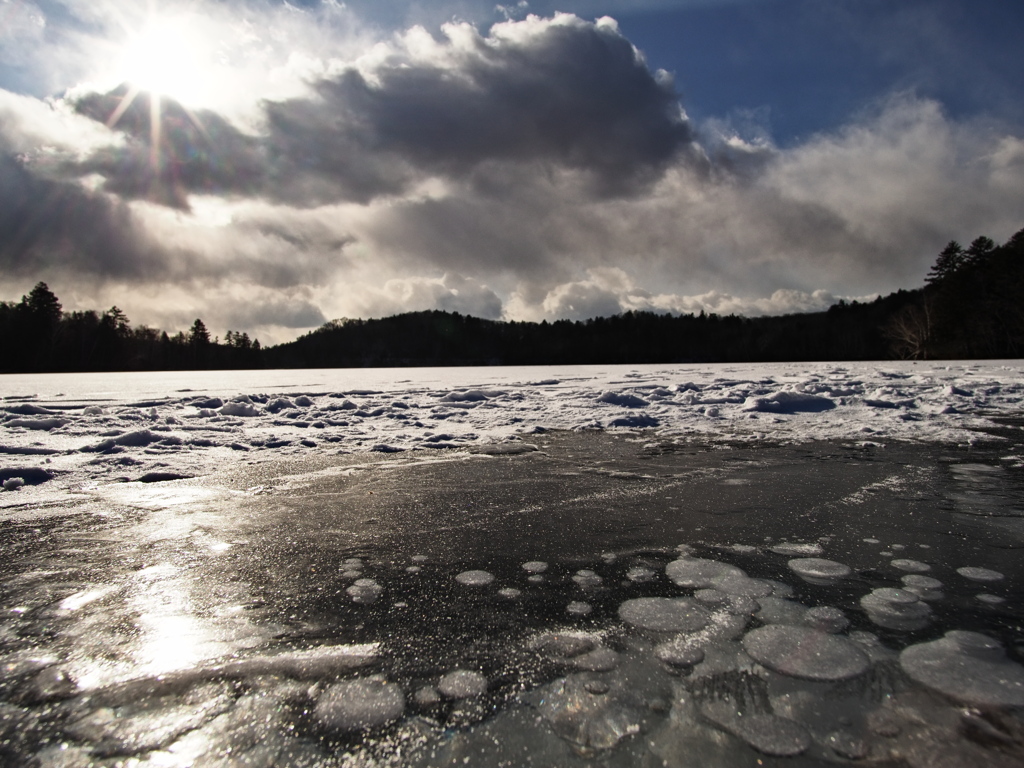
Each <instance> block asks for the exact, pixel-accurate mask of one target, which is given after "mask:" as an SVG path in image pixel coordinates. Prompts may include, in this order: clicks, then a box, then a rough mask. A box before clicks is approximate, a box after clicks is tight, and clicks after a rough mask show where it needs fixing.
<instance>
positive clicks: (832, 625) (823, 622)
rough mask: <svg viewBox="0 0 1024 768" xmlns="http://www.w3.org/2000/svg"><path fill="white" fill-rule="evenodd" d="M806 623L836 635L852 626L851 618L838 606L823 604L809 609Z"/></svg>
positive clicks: (805, 617)
mask: <svg viewBox="0 0 1024 768" xmlns="http://www.w3.org/2000/svg"><path fill="white" fill-rule="evenodd" d="M804 624H806V625H808V626H809V627H814V629H820V630H821V631H822V632H827V633H828V634H830V635H835V634H838V633H839V632H842V631H843V630H844V629H846V628H847V627H848V626H850V620H849V619H848V618H846V614H845V613H843V612H842V611H841V610H839V609H838V608H833V607H832V606H827V605H822V606H818V607H816V608H810V609H808V611H807V612H806V613H805V614H804Z"/></svg>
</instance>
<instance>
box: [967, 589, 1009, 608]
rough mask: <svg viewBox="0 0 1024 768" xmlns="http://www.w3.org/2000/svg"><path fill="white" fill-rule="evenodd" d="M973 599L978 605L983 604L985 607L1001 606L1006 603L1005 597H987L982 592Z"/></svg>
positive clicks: (987, 595)
mask: <svg viewBox="0 0 1024 768" xmlns="http://www.w3.org/2000/svg"><path fill="white" fill-rule="evenodd" d="M974 599H975V600H977V601H978V602H979V603H985V605H1002V604H1003V603H1005V602H1006V598H1005V597H1000V596H999V595H989V594H986V593H984V592H982V593H981V594H980V595H975V596H974Z"/></svg>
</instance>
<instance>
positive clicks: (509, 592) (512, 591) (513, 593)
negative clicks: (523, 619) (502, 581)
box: [498, 587, 523, 600]
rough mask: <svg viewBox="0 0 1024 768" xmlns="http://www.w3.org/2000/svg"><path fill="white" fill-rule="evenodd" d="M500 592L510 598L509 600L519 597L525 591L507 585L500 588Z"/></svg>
mask: <svg viewBox="0 0 1024 768" xmlns="http://www.w3.org/2000/svg"><path fill="white" fill-rule="evenodd" d="M498 594H499V595H501V596H502V597H504V598H507V599H509V600H515V599H516V598H517V597H519V596H520V595H521V594H523V593H522V592H520V591H519V590H518V589H516V588H515V587H505V588H504V589H499V590H498Z"/></svg>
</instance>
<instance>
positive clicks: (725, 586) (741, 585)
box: [713, 573, 772, 597]
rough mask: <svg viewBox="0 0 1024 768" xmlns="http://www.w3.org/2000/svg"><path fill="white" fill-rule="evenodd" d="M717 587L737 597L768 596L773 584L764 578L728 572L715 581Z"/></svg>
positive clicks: (714, 584)
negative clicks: (753, 577)
mask: <svg viewBox="0 0 1024 768" xmlns="http://www.w3.org/2000/svg"><path fill="white" fill-rule="evenodd" d="M713 586H714V588H715V589H717V590H719V591H720V592H726V593H728V594H730V595H735V596H737V597H768V595H770V594H771V593H772V585H771V584H769V583H768V582H767V581H764V580H762V579H752V578H750V577H749V576H747V575H746V574H741V573H727V574H726V575H725V576H720V577H719V578H717V579H715V580H714V582H713Z"/></svg>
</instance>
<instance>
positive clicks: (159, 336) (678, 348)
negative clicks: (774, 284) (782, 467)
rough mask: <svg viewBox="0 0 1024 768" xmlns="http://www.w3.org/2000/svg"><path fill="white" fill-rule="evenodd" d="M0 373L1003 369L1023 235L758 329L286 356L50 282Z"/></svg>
mask: <svg viewBox="0 0 1024 768" xmlns="http://www.w3.org/2000/svg"><path fill="white" fill-rule="evenodd" d="M0 347H2V349H3V350H4V354H3V356H0V361H2V362H0V370H2V371H3V372H7V373H17V372H56V371H120V370H191V369H238V368H353V367H375V368H381V367H404V366H452V365H573V364H615V363H619V364H623V363H624V364H640V363H665V364H669V363H710V362H786V361H793V362H799V361H830V360H831V361H840V360H884V359H890V358H900V359H929V358H930V359H998V358H1019V357H1021V356H1022V355H1024V230H1021V231H1019V232H1017V233H1016V234H1015V235H1014V236H1013V237H1011V238H1010V239H1009V240H1008V241H1007V242H1006V243H1004V244H1002V245H996V243H995V242H993V241H992V240H991V239H989V238H987V237H978V238H975V240H973V241H972V242H971V244H970V245H969V246H968V247H967V248H964V247H962V246H961V245H960V244H959V243H957V242H955V241H951V242H950V243H949V244H947V245H946V247H945V248H944V249H943V250H942V252H941V253H940V254H939V256H938V258H937V259H936V262H935V265H934V266H933V267H932V269H931V271H930V272H929V273H928V276H927V281H926V285H925V286H924V287H922V288H917V289H915V290H911V291H905V290H900V291H897V292H895V293H891V294H889V295H888V296H883V297H879V298H878V299H875V300H874V301H871V302H863V303H861V302H856V301H853V302H849V303H847V302H845V301H840V302H839V303H837V304H835V305H834V306H832V307H830V308H829V309H828V310H826V311H824V312H810V313H805V314H792V315H781V316H772V317H756V318H746V317H738V316H735V315H728V316H719V315H715V314H710V315H708V314H704V313H703V312H701V313H700V314H699V315H693V314H690V315H668V314H657V313H654V312H626V313H624V314H621V315H615V316H613V317H603V318H595V319H591V320H586V321H570V320H558V321H555V322H550V323H549V322H547V321H545V322H541V323H532V322H516V321H501V320H484V319H481V318H477V317H470V316H467V315H460V314H459V313H457V312H441V311H436V310H435V311H426V312H407V313H405V314H400V315H394V316H392V317H385V318H382V319H378V320H334V321H331V322H329V323H326V324H325V325H323V326H321V327H320V328H318V329H316V330H315V331H312V332H310V333H307V334H305V335H304V336H301V337H299V338H298V339H296V340H294V341H291V342H288V343H286V344H279V345H277V346H274V347H261V346H260V343H259V341H258V340H255V339H253V340H250V338H249V336H248V334H246V333H237V332H235V331H228V332H227V334H226V336H225V339H224V341H223V342H221V341H220V340H219V339H217V338H213V339H211V338H210V334H209V332H208V331H207V329H206V326H205V324H204V323H203V321H202V320H201V319H198V318H197V319H196V321H195V322H194V323H193V325H192V327H191V329H190V330H189V332H188V333H183V332H182V333H177V334H175V335H174V336H169V335H168V334H167V333H163V332H160V331H158V330H155V329H152V328H147V327H146V326H139V327H137V328H132V327H131V325H130V324H129V322H128V318H127V317H125V315H124V313H123V312H121V310H119V309H118V308H117V307H112V308H111V309H109V310H107V311H106V312H103V313H102V314H100V313H97V312H95V311H84V312H82V311H77V312H63V310H62V308H61V304H60V301H59V300H58V299H57V297H56V296H55V295H54V294H53V292H52V291H50V290H49V288H48V287H47V286H46V284H45V283H39V284H37V285H36V286H35V288H33V290H32V291H31V292H30V293H29V294H28V295H27V296H23V297H22V299H21V301H20V302H19V303H14V302H0Z"/></svg>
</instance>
